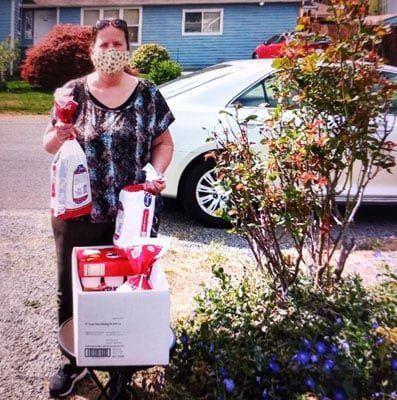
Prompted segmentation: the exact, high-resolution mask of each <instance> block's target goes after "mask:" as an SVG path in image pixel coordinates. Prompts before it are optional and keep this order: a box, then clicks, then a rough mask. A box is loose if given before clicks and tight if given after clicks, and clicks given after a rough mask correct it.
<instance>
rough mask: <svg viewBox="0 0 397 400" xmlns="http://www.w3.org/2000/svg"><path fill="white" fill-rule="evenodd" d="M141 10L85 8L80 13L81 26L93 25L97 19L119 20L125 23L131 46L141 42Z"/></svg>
mask: <svg viewBox="0 0 397 400" xmlns="http://www.w3.org/2000/svg"><path fill="white" fill-rule="evenodd" d="M141 15H142V10H141V8H85V9H82V11H81V25H89V26H93V25H95V23H96V21H97V20H98V19H112V18H121V19H124V20H125V21H126V22H127V25H128V32H129V34H130V35H129V36H130V44H131V45H139V44H140V42H141V38H140V31H141V20H142V17H141Z"/></svg>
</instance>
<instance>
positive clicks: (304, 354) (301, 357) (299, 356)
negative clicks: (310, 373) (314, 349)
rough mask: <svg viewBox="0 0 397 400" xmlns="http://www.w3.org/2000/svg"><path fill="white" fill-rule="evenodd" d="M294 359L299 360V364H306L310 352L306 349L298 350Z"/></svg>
mask: <svg viewBox="0 0 397 400" xmlns="http://www.w3.org/2000/svg"><path fill="white" fill-rule="evenodd" d="M296 360H297V361H298V362H299V364H301V365H307V363H308V362H309V360H310V354H309V353H308V352H307V351H300V352H299V353H298V354H297V357H296Z"/></svg>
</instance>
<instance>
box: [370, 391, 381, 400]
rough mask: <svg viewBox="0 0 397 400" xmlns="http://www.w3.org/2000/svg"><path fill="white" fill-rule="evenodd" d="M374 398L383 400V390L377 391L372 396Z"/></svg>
mask: <svg viewBox="0 0 397 400" xmlns="http://www.w3.org/2000/svg"><path fill="white" fill-rule="evenodd" d="M371 399H372V400H381V399H383V394H382V393H381V392H376V393H374V394H373V395H372V396H371Z"/></svg>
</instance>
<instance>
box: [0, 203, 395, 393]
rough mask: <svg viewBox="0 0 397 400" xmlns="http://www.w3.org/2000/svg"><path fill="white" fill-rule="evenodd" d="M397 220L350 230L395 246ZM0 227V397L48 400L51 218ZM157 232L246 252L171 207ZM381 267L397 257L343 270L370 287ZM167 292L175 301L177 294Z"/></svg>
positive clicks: (55, 359)
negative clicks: (355, 273) (359, 276)
mask: <svg viewBox="0 0 397 400" xmlns="http://www.w3.org/2000/svg"><path fill="white" fill-rule="evenodd" d="M395 215H396V213H395V210H394V212H393V213H392V214H390V213H389V212H386V215H384V216H383V217H382V218H383V222H382V221H381V222H379V218H380V217H379V215H378V216H377V215H374V216H369V217H368V216H367V217H365V218H364V221H363V222H362V223H359V224H358V225H357V226H356V227H355V231H356V233H357V235H358V237H359V238H360V240H361V241H364V239H365V240H367V241H368V240H371V238H372V240H375V239H376V238H384V239H385V238H387V239H389V240H392V241H393V237H394V238H396V237H397V217H395ZM0 222H1V223H0V235H1V238H2V240H1V242H0V251H1V254H2V257H1V259H0V293H1V296H2V311H1V314H0V369H1V371H2V372H1V377H0V399H12V400H14V399H15V400H17V399H35V400H36V399H37V400H40V399H47V398H48V395H47V393H48V377H50V376H51V375H52V374H53V373H54V372H55V370H56V369H57V368H58V366H59V364H60V363H61V360H62V358H61V355H60V352H59V350H58V349H57V343H56V338H57V323H56V304H55V292H56V270H55V255H54V244H53V239H52V232H51V228H50V219H49V215H48V212H47V211H46V210H8V211H6V210H3V211H1V210H0ZM162 233H163V234H165V235H169V236H172V237H173V238H174V244H173V245H175V246H177V247H178V249H179V250H178V251H180V252H182V253H184V254H189V252H191V254H194V252H196V254H204V253H206V252H209V251H210V249H211V248H213V246H214V243H212V244H209V243H210V242H211V241H213V242H216V243H223V244H224V246H226V247H227V252H228V255H229V256H230V257H234V255H241V254H245V253H246V251H247V249H246V246H245V243H244V241H243V240H241V239H240V238H238V237H236V236H231V235H229V234H228V233H227V232H226V231H223V230H215V229H205V228H202V227H199V226H198V225H197V224H195V223H192V222H186V221H185V216H184V214H183V213H182V212H180V211H179V210H178V209H176V208H175V207H171V208H169V209H168V210H167V211H166V212H165V216H164V218H163V225H162ZM211 246H212V247H211ZM394 250H395V249H394ZM374 255H375V256H376V257H374ZM179 262H180V260H179ZM203 262H204V263H205V259H204V261H203ZM383 262H388V263H389V264H390V265H392V266H397V251H386V252H382V253H381V254H379V253H375V254H374V251H362V252H358V253H357V255H356V256H354V257H352V259H351V262H350V264H349V268H348V269H349V270H350V271H353V270H355V271H360V272H361V273H362V274H363V275H364V277H365V279H366V280H368V282H371V281H373V279H374V278H375V277H376V269H374V268H368V266H371V267H372V266H373V265H375V264H376V265H380V264H382V263H383ZM190 263H191V260H189V259H188V258H187V259H186V264H187V265H186V266H180V267H181V268H180V271H178V275H179V277H178V279H176V277H175V275H177V273H176V272H175V271H176V268H177V267H175V268H174V270H173V271H170V272H169V277H170V283H171V287H172V286H173V285H174V282H175V285H174V288H175V287H177V288H179V287H180V286H179V285H177V281H178V280H179V279H180V276H181V275H183V273H184V272H186V279H190V280H191V279H192V277H193V280H194V277H195V270H194V266H190ZM188 264H189V265H188ZM189 268H190V270H189ZM167 273H168V271H167ZM205 274H207V275H208V274H209V271H208V270H206V271H205ZM205 274H204V275H203V276H205ZM200 279H201V276H200V275H197V276H196V281H197V282H196V285H197V287H198V284H199V282H198V280H200ZM182 286H183V285H182ZM178 290H179V289H178ZM171 294H172V296H175V289H174V292H172V291H171ZM180 295H181V296H180V297H179V298H177V300H175V304H178V303H179V302H183V298H184V296H188V297H189V296H190V297H191V296H192V293H191V292H190V293H186V294H183V295H182V294H180ZM90 385H91V386H90ZM91 389H93V386H92V384H89V386H88V389H87V388H86V391H89V390H91ZM91 392H92V393H91V394H90V395H86V397H81V396H74V397H73V398H75V399H86V398H95V397H92V396H94V395H98V392H95V391H94V390H91Z"/></svg>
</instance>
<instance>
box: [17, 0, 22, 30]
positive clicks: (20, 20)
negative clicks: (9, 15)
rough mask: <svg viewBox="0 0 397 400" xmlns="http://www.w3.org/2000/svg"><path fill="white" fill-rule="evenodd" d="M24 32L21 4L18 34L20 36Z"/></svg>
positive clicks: (20, 7)
mask: <svg viewBox="0 0 397 400" xmlns="http://www.w3.org/2000/svg"><path fill="white" fill-rule="evenodd" d="M21 32H22V6H21V5H20V4H19V11H18V34H19V35H20V34H21Z"/></svg>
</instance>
